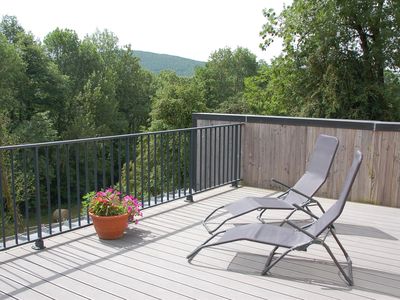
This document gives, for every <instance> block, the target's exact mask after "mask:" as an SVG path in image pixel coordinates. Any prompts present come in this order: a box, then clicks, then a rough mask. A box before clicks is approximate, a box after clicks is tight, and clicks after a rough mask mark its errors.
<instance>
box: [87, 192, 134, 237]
mask: <svg viewBox="0 0 400 300" xmlns="http://www.w3.org/2000/svg"><path fill="white" fill-rule="evenodd" d="M83 199H84V200H85V201H84V202H83V205H84V207H86V208H87V209H88V211H89V215H90V217H91V218H92V220H93V225H94V228H95V230H96V232H97V235H98V236H99V238H101V239H104V240H113V239H118V238H120V237H122V235H123V234H124V231H125V229H126V228H127V226H128V222H135V223H136V224H137V222H138V219H137V217H138V216H140V217H141V216H142V212H141V204H140V203H139V201H138V199H137V198H135V197H133V196H131V195H123V194H122V193H120V192H119V191H118V190H116V189H114V188H111V187H110V188H108V189H106V190H102V191H98V192H94V191H93V192H89V193H87V194H86V195H85V196H83Z"/></svg>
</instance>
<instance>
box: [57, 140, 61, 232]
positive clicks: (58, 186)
mask: <svg viewBox="0 0 400 300" xmlns="http://www.w3.org/2000/svg"><path fill="white" fill-rule="evenodd" d="M56 173H57V210H58V228H59V231H60V232H61V231H62V226H61V178H60V176H61V175H60V145H58V146H57V149H56Z"/></svg>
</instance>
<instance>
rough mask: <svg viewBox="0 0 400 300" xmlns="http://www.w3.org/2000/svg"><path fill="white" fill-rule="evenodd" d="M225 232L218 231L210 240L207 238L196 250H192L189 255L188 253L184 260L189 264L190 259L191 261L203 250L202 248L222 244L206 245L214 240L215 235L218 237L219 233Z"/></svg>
mask: <svg viewBox="0 0 400 300" xmlns="http://www.w3.org/2000/svg"><path fill="white" fill-rule="evenodd" d="M225 231H226V230H224V231H219V232H217V233H216V234H214V235H212V236H211V237H210V238H208V239H207V240H206V241H205V242H204V243H202V244H201V245H200V246H198V247H197V248H196V249H194V250H193V251H192V252H191V253H189V254H188V255H187V256H186V258H187V259H188V261H189V262H191V261H192V259H193V258H194V257H195V256H196V255H197V254H198V253H199V252H200V251H201V250H202V249H204V248H207V247H211V246H216V245H220V244H223V243H218V242H217V243H213V244H208V245H207V243H208V242H209V241H211V240H212V239H214V238H215V237H216V236H217V235H220V234H221V233H224V232H225Z"/></svg>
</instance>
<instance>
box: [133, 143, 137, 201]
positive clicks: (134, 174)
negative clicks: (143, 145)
mask: <svg viewBox="0 0 400 300" xmlns="http://www.w3.org/2000/svg"><path fill="white" fill-rule="evenodd" d="M133 189H134V195H135V197H136V198H137V138H136V137H134V138H133Z"/></svg>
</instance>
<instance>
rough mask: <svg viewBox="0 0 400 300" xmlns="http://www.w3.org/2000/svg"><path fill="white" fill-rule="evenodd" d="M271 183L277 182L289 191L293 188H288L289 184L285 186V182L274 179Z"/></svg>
mask: <svg viewBox="0 0 400 300" xmlns="http://www.w3.org/2000/svg"><path fill="white" fill-rule="evenodd" d="M271 181H272V182H275V183H277V184H279V185H281V186H283V187H285V188H287V189H290V188H291V187H290V186H288V185H287V184H285V183H283V182H280V181H279V180H277V179H275V178H272V179H271Z"/></svg>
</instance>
